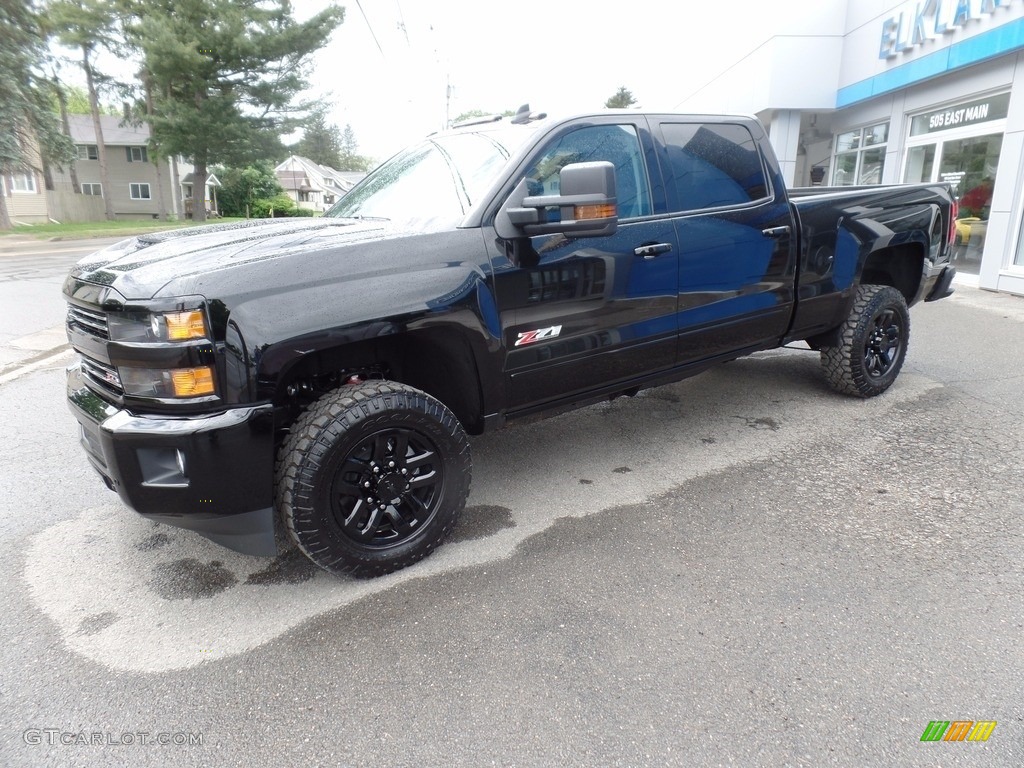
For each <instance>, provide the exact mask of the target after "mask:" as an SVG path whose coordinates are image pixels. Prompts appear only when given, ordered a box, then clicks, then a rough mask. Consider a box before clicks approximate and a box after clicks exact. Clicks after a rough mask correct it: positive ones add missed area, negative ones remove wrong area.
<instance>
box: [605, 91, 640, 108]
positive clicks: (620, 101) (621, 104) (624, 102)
mask: <svg viewBox="0 0 1024 768" xmlns="http://www.w3.org/2000/svg"><path fill="white" fill-rule="evenodd" d="M634 104H636V99H635V98H634V97H633V92H632V91H630V90H629V89H628V88H627V87H626V86H624V85H620V86H619V90H617V91H616V92H615V95H614V96H611V97H609V99H608V101H606V102H605V103H604V105H605V106H606V107H608V109H627V108H628V107H631V106H632V105H634Z"/></svg>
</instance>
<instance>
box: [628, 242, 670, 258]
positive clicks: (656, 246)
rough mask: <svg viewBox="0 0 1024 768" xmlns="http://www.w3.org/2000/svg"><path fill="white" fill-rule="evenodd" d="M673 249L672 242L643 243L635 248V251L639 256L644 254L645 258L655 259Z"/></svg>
mask: <svg viewBox="0 0 1024 768" xmlns="http://www.w3.org/2000/svg"><path fill="white" fill-rule="evenodd" d="M671 250H672V243H644V244H643V245H640V246H637V247H636V248H634V249H633V253H635V254H636V255H637V256H643V257H644V258H645V259H653V258H655V257H657V256H658V255H660V254H662V253H668V252H669V251H671Z"/></svg>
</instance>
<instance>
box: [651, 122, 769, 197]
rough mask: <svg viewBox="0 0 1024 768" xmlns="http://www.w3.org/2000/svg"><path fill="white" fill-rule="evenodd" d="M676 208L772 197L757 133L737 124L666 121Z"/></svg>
mask: <svg viewBox="0 0 1024 768" xmlns="http://www.w3.org/2000/svg"><path fill="white" fill-rule="evenodd" d="M661 131H662V136H663V138H664V140H665V144H666V146H667V153H668V161H669V174H670V176H671V178H670V179H669V185H668V186H669V194H670V198H671V199H670V200H669V204H670V205H671V207H672V210H674V211H699V210H702V209H705V208H722V207H728V206H736V205H749V204H750V203H753V202H757V201H758V200H763V199H765V198H767V197H768V196H769V192H768V183H767V180H766V177H765V172H764V163H763V162H762V159H761V153H760V152H759V151H758V147H757V144H756V143H755V141H754V137H753V136H752V135H751V133H750V131H749V130H747V128H746V127H745V126H742V125H737V124H732V123H715V124H701V123H663V124H662V125H661Z"/></svg>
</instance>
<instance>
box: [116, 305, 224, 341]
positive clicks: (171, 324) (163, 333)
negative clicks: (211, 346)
mask: <svg viewBox="0 0 1024 768" xmlns="http://www.w3.org/2000/svg"><path fill="white" fill-rule="evenodd" d="M107 329H108V332H109V333H110V340H111V341H142V342H164V341H188V340H190V339H207V338H209V333H208V332H207V329H206V318H205V317H204V315H203V311H202V310H201V309H193V310H190V311H188V312H167V313H162V314H153V315H143V314H137V315H136V314H124V315H117V314H110V315H108V316H107Z"/></svg>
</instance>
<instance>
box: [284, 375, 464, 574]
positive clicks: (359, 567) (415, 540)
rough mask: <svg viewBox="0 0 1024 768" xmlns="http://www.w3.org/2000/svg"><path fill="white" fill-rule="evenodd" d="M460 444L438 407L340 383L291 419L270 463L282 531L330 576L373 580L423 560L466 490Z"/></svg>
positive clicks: (416, 397)
mask: <svg viewBox="0 0 1024 768" xmlns="http://www.w3.org/2000/svg"><path fill="white" fill-rule="evenodd" d="M470 470H471V461H470V456H469V441H468V439H467V438H466V434H465V432H464V431H463V429H462V426H461V425H460V424H459V422H458V420H457V419H456V418H455V416H454V415H453V414H452V412H451V411H449V410H448V409H447V408H446V407H445V406H444V405H443V404H441V403H440V402H438V401H437V400H435V399H434V398H432V397H430V396H429V395H427V394H426V393H424V392H421V391H420V390H418V389H414V388H412V387H410V386H407V385H405V384H400V383H397V382H393V381H382V380H378V381H368V382H364V383H361V384H356V385H346V386H344V387H340V388H339V389H336V390H335V391H333V392H330V393H328V394H327V395H324V396H323V397H321V398H320V399H319V400H317V401H316V402H315V403H313V404H312V405H311V406H310V407H309V408H308V409H307V410H306V411H305V412H304V413H303V414H302V416H300V417H299V419H298V420H297V421H296V422H295V424H293V425H292V427H291V430H290V432H289V435H288V438H287V439H286V440H285V441H284V443H283V444H282V445H281V448H280V450H279V453H278V462H277V503H278V508H279V511H280V513H281V521H282V524H283V527H284V529H285V531H286V532H287V534H288V537H289V538H290V539H291V541H293V542H294V543H295V545H296V546H298V548H299V549H300V550H302V552H303V553H305V555H306V556H307V557H308V558H309V559H310V560H312V561H313V562H314V563H316V564H317V565H319V566H320V567H321V568H324V569H325V570H327V571H330V572H331V573H336V574H348V575H351V576H356V577H361V578H362V577H369V576H380V575H382V574H385V573H390V572H391V571H395V570H398V569H399V568H405V567H406V566H408V565H411V564H412V563H414V562H416V561H417V560H420V559H422V558H424V557H426V556H427V555H428V554H430V552H432V551H433V550H434V549H435V548H436V547H437V546H439V545H440V544H441V543H442V542H443V541H444V539H445V538H446V537H447V536H448V534H449V533H450V532H451V530H452V528H454V527H455V523H456V521H457V520H458V517H459V514H460V513H461V512H462V509H463V507H464V506H465V503H466V497H467V496H468V495H469V483H470Z"/></svg>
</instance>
